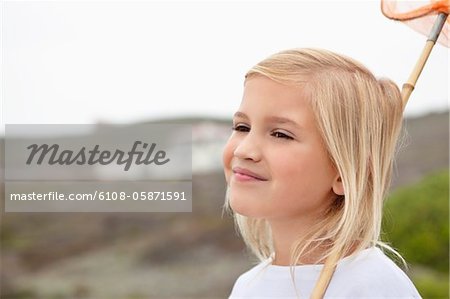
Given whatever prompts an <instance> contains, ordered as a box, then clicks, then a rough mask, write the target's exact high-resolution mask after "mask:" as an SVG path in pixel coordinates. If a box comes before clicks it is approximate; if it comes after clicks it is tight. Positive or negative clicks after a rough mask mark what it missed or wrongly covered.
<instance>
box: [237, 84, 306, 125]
mask: <svg viewBox="0 0 450 299" xmlns="http://www.w3.org/2000/svg"><path fill="white" fill-rule="evenodd" d="M239 111H242V112H244V113H245V114H247V115H249V117H250V118H251V117H252V115H253V116H254V117H267V116H279V117H286V118H290V119H292V120H293V121H295V122H297V123H298V124H299V125H301V126H305V127H307V126H308V124H309V125H311V124H312V123H313V120H314V114H313V111H312V108H311V105H310V102H309V96H308V92H307V90H306V89H305V88H301V87H294V86H289V85H285V84H281V83H278V82H275V81H273V80H271V79H269V78H267V77H265V76H254V77H251V78H250V79H247V80H246V82H245V87H244V95H243V99H242V102H241V106H240V108H239Z"/></svg>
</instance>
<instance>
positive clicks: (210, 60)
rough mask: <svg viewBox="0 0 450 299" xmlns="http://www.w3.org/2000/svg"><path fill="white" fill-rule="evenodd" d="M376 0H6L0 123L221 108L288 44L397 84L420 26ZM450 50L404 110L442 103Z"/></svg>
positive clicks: (418, 45)
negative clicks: (384, 10)
mask: <svg viewBox="0 0 450 299" xmlns="http://www.w3.org/2000/svg"><path fill="white" fill-rule="evenodd" d="M379 6H380V3H379V1H327V2H324V1H264V2H262V1H226V2H220V1H196V2H193V1H177V2H173V1H164V2H156V1H145V2H144V1H138V2H130V1H126V2H117V1H116V2H108V1H100V2H93V1H78V2H68V1H50V2H38V1H3V2H2V5H1V51H2V53H1V58H2V61H1V62H2V66H1V69H2V73H1V78H2V80H1V81H2V93H1V111H2V113H1V117H2V126H1V127H2V128H1V130H2V131H3V130H4V124H18V123H26V124H40V123H47V124H58V123H67V124H82V123H98V122H101V123H134V122H139V121H145V120H149V119H152V118H162V117H174V116H217V117H230V118H231V115H232V114H233V113H234V112H235V111H236V110H237V108H238V107H239V103H240V100H241V98H242V92H243V76H244V74H245V72H246V71H247V70H248V69H249V68H250V67H251V66H253V65H254V64H256V63H258V62H259V61H260V60H262V59H264V58H266V57H267V56H269V55H271V54H273V53H275V52H278V51H281V50H284V49H288V48H295V47H314V48H325V49H329V50H332V51H335V52H338V53H341V54H345V55H348V56H350V57H353V58H355V59H357V60H359V61H360V62H362V63H363V64H364V65H366V66H367V67H368V68H369V69H370V70H372V72H373V73H374V74H375V75H376V76H378V77H388V78H391V79H392V80H394V81H395V82H396V83H397V84H398V85H399V86H401V85H402V84H403V82H404V81H405V80H406V79H407V78H408V76H409V73H410V72H411V70H412V68H413V66H414V64H415V62H416V60H417V58H418V56H419V54H420V52H421V50H422V48H423V46H424V43H425V41H426V37H425V36H422V35H421V34H419V33H416V32H415V31H413V30H412V29H410V28H409V27H407V26H406V25H404V24H402V23H398V22H395V21H392V20H389V19H387V18H385V17H384V16H383V15H382V14H381V11H380V8H379ZM448 72H449V50H448V48H445V47H443V46H441V45H437V46H435V48H434V49H433V52H432V53H431V56H430V58H429V60H428V62H427V65H426V66H425V69H424V71H423V72H422V75H421V77H420V78H419V81H418V83H417V86H416V89H415V91H414V92H413V94H412V96H411V98H410V100H409V102H408V105H407V107H406V110H405V115H420V114H424V113H428V112H430V111H440V110H443V109H448V105H449V103H448V94H449V84H448V82H449V75H448Z"/></svg>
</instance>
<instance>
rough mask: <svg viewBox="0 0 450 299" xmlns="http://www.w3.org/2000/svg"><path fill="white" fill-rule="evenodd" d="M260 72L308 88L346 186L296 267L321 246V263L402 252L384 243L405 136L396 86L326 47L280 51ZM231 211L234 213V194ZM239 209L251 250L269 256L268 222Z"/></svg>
mask: <svg viewBox="0 0 450 299" xmlns="http://www.w3.org/2000/svg"><path fill="white" fill-rule="evenodd" d="M256 75H262V76H266V77H268V78H270V79H272V80H274V81H276V82H278V83H281V84H285V85H289V86H297V87H301V88H303V89H305V90H307V91H309V100H310V104H311V107H312V109H313V112H314V114H315V118H316V125H317V127H318V129H319V132H320V134H321V136H322V139H323V143H324V145H325V147H326V149H327V151H328V154H329V158H330V160H331V161H332V163H333V164H334V166H335V167H336V169H337V171H338V172H339V174H340V176H341V179H342V183H343V186H344V194H345V195H343V196H337V195H336V198H335V200H334V202H333V204H332V205H330V207H329V208H328V210H327V212H326V213H325V214H324V215H323V217H322V219H319V220H318V222H317V223H316V225H315V226H314V227H312V228H311V230H310V233H309V234H308V235H306V236H302V238H301V239H299V240H298V241H297V242H296V243H295V244H294V245H293V247H292V248H291V265H296V264H298V262H299V260H300V258H301V257H302V256H303V255H304V254H307V253H310V252H312V251H313V250H315V249H317V248H318V247H321V248H322V249H323V248H326V250H325V251H324V254H323V255H322V256H320V257H319V258H318V260H317V262H320V261H324V260H325V259H326V258H327V257H328V256H330V255H337V256H338V258H339V259H340V258H342V257H343V256H344V255H347V254H349V253H353V254H355V253H357V252H359V251H360V250H362V249H364V248H367V247H370V246H375V245H378V246H381V247H383V248H387V249H388V250H391V251H392V252H394V253H396V252H395V251H394V250H393V249H391V248H390V247H389V246H388V245H387V244H384V243H383V242H381V241H380V231H381V220H382V209H383V201H384V199H385V198H386V196H387V192H388V190H389V187H390V183H391V175H392V168H393V163H394V158H395V155H396V149H398V145H399V143H398V141H399V140H401V139H400V138H399V135H400V132H401V128H402V114H403V106H402V100H401V94H400V90H399V89H398V87H397V86H396V85H395V83H393V82H392V81H390V80H388V79H377V78H375V77H374V75H372V73H371V72H370V71H369V70H368V69H367V68H365V67H364V66H363V65H362V64H360V63H358V62H356V61H354V60H353V59H350V58H348V57H345V56H343V55H339V54H336V53H333V52H330V51H327V50H322V49H292V50H286V51H282V52H279V53H276V54H274V55H272V56H270V57H268V58H267V59H265V60H263V61H261V62H260V63H258V64H257V65H255V66H254V67H253V68H251V69H250V71H249V72H248V73H247V74H246V76H245V77H246V79H248V78H251V77H253V76H256ZM225 208H227V209H228V210H230V207H229V200H228V192H227V195H226V202H225ZM233 214H234V218H235V223H236V226H237V228H238V230H239V232H240V234H241V236H242V238H243V239H244V241H245V243H246V244H247V246H248V247H249V248H250V249H251V251H252V252H253V253H254V254H255V255H256V256H257V257H258V258H259V260H261V261H262V260H265V259H267V258H268V257H270V256H271V255H272V254H273V251H274V249H273V248H274V247H273V243H272V235H271V230H270V225H269V224H268V222H267V221H266V220H265V219H254V218H250V217H246V216H243V215H239V214H238V213H233ZM399 257H400V256H399ZM400 259H401V257H400Z"/></svg>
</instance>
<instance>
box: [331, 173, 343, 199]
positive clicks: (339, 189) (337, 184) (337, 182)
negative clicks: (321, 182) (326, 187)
mask: <svg viewBox="0 0 450 299" xmlns="http://www.w3.org/2000/svg"><path fill="white" fill-rule="evenodd" d="M332 189H333V192H334V193H336V194H337V195H344V184H343V183H342V179H341V176H340V175H339V174H338V175H337V176H336V177H335V179H334V180H333V185H332Z"/></svg>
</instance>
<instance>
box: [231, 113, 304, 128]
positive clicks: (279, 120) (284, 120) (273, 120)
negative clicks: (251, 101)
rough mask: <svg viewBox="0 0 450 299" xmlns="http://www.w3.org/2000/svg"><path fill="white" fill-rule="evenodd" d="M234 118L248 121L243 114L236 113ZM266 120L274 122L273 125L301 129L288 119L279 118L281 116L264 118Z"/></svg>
mask: <svg viewBox="0 0 450 299" xmlns="http://www.w3.org/2000/svg"><path fill="white" fill-rule="evenodd" d="M234 117H240V118H245V119H249V117H248V116H247V114H245V113H243V112H240V111H238V112H236V113H235V114H234ZM266 120H268V121H270V122H274V123H279V124H290V125H292V126H294V127H296V128H298V129H302V127H301V126H300V125H299V124H298V123H296V122H295V121H293V120H291V119H289V118H285V117H281V116H275V115H273V116H268V117H266Z"/></svg>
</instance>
